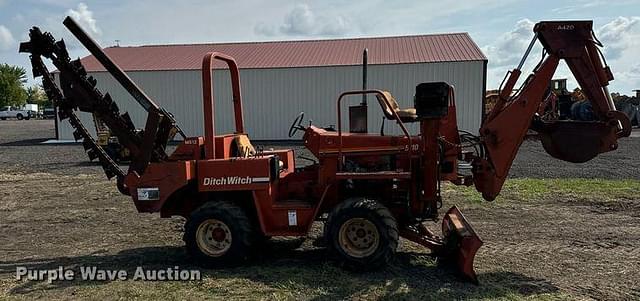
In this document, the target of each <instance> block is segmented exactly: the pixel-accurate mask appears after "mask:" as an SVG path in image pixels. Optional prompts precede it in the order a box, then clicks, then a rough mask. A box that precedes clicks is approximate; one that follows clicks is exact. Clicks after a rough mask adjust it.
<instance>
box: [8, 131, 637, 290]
mask: <svg viewBox="0 0 640 301" xmlns="http://www.w3.org/2000/svg"><path fill="white" fill-rule="evenodd" d="M52 137H53V123H52V122H51V121H39V120H30V121H20V122H18V121H6V122H4V121H0V167H1V168H2V170H0V299H78V298H82V299H118V298H120V299H134V298H141V299H160V298H161V299H181V300H182V299H204V298H213V299H218V300H228V299H242V298H244V299H278V300H283V299H292V300H300V299H327V300H338V299H365V300H368V299H391V300H395V299H402V300H431V299H444V300H452V299H491V300H493V299H504V300H521V299H522V300H524V299H526V300H531V299H545V300H551V299H558V298H561V299H596V300H638V299H640V286H638V284H637V275H638V274H639V273H640V265H638V262H639V260H640V223H639V222H638V221H639V220H640V202H639V200H638V199H637V198H635V197H633V196H630V195H633V191H634V190H638V189H640V182H638V181H627V182H628V184H627V182H622V181H608V182H607V181H604V182H598V181H597V180H596V181H593V182H589V183H590V184H592V185H594V186H595V188H590V186H589V187H586V188H585V187H584V185H583V187H582V188H581V189H586V191H588V192H587V193H576V192H569V193H566V192H564V193H563V192H562V191H565V190H567V189H569V190H570V188H571V187H566V186H568V184H566V183H565V184H563V183H564V182H558V183H559V184H558V183H555V182H553V181H552V180H544V181H537V182H538V183H537V184H536V183H535V182H536V181H533V180H518V179H515V180H513V181H511V182H508V183H514V184H508V185H507V187H505V190H504V191H503V195H502V197H501V198H500V199H499V200H497V201H495V202H492V203H487V202H473V201H469V199H470V197H469V196H470V195H477V193H475V192H474V191H473V189H472V188H466V190H465V188H462V187H454V186H452V185H445V186H444V189H443V195H444V198H445V204H444V206H445V208H448V207H449V206H451V205H453V204H456V205H458V206H460V208H461V209H462V211H463V212H464V213H465V216H466V217H467V218H468V219H469V220H470V221H471V223H472V224H473V226H474V228H475V230H476V231H477V232H478V233H479V234H480V236H481V237H482V239H483V241H484V242H485V243H484V246H483V247H482V248H481V249H480V250H479V252H478V254H477V256H476V261H475V267H476V271H477V273H478V276H479V280H480V282H481V285H479V286H474V285H471V284H468V283H462V282H458V281H456V280H455V278H454V277H453V276H452V275H451V273H450V271H447V270H444V269H441V268H439V267H438V265H437V264H436V262H434V260H433V259H432V258H431V257H430V256H428V251H427V250H426V249H425V248H423V247H420V246H417V245H415V244H412V243H408V242H407V241H404V240H401V242H400V246H399V248H398V254H397V256H396V259H395V260H394V261H393V262H392V263H391V265H390V266H389V267H388V268H386V269H383V270H381V271H376V272H370V273H362V274H359V273H352V272H348V271H345V270H343V269H341V268H340V267H339V266H337V265H336V264H334V263H332V262H331V261H327V260H326V258H327V257H326V253H325V252H324V250H323V248H322V244H321V243H318V242H319V241H321V239H320V238H321V227H322V225H321V223H316V224H315V225H314V227H313V229H312V230H311V232H310V233H309V235H308V237H307V239H306V240H305V241H304V242H303V244H302V245H301V246H300V247H297V246H293V247H291V246H288V245H291V244H290V243H289V241H284V242H283V241H282V240H279V239H274V240H272V241H271V242H270V243H269V244H268V245H267V246H265V248H263V249H261V250H260V254H259V255H257V257H256V258H255V259H254V260H252V261H250V262H249V263H247V264H246V265H245V266H242V267H236V268H224V269H214V270H207V269H204V270H202V273H203V280H202V281H194V282H160V283H155V282H148V281H101V282H83V281H58V282H54V283H52V284H47V283H46V282H45V283H43V282H38V281H17V280H15V271H16V268H17V267H20V266H29V267H31V268H37V269H55V268H57V267H58V266H64V267H67V268H74V267H75V268H77V267H78V266H99V267H102V268H107V269H123V270H127V271H129V273H133V271H132V269H134V268H135V267H136V266H143V267H145V268H162V269H166V268H167V267H174V266H180V267H181V268H183V269H188V268H197V267H195V266H193V264H192V263H191V262H190V261H188V260H187V258H186V255H185V252H184V247H183V245H184V244H183V242H182V241H181V239H180V238H181V235H182V224H183V222H184V221H183V220H182V219H181V218H171V219H168V220H167V219H161V218H160V217H159V216H158V215H157V214H139V213H137V212H136V210H135V208H134V206H133V204H132V203H131V199H130V198H128V197H126V196H123V195H120V194H119V193H118V192H117V190H116V189H115V185H114V182H113V181H108V180H106V178H105V177H104V175H103V174H102V170H101V168H100V167H99V166H98V165H96V164H94V163H88V162H87V157H86V155H85V154H84V152H83V151H82V147H81V146H79V145H44V144H40V143H39V142H41V141H44V140H47V139H50V138H52ZM639 146H640V139H639V138H631V139H624V140H623V141H621V142H620V150H619V151H617V152H614V153H609V154H606V155H603V156H600V157H598V158H597V159H595V160H593V161H592V162H590V163H587V164H588V165H587V164H584V166H583V168H582V169H581V168H579V167H576V166H573V165H570V164H565V163H562V162H559V161H558V160H555V159H552V158H550V157H549V156H547V155H545V154H544V152H543V150H542V148H541V147H540V146H538V144H537V143H536V142H534V141H528V142H525V144H524V145H523V148H522V150H521V152H520V154H519V156H518V158H517V160H516V162H515V163H514V168H513V170H512V175H513V176H514V177H587V178H593V177H602V178H610V179H621V178H632V179H636V180H637V179H639V178H640V177H639V175H638V170H639V168H638V167H639V166H638V163H637V160H636V158H637V157H638V154H639V150H640V147H639ZM295 148H301V147H300V146H296V147H295ZM621 166H624V168H620V167H621ZM554 183H555V184H554ZM612 183H613V184H612ZM616 183H617V184H616ZM620 183H622V184H620ZM518 185H527V186H530V187H524V186H523V187H518ZM533 185H537V186H533ZM554 185H556V186H558V185H560V186H562V187H556V188H554ZM597 185H602V188H607V189H608V190H606V191H607V192H606V193H612V192H615V193H619V194H617V195H616V194H615V193H612V194H611V195H603V193H600V194H598V193H597V192H598V188H597ZM608 185H613V186H614V187H613V188H611V187H610V186H608ZM616 185H617V186H616ZM621 186H622V187H621ZM554 189H558V190H554ZM545 190H548V193H546V194H544V193H540V191H545ZM519 191H527V193H528V194H525V195H520V194H519ZM429 227H432V228H435V227H438V225H437V224H433V225H432V224H429ZM438 231H439V230H438Z"/></svg>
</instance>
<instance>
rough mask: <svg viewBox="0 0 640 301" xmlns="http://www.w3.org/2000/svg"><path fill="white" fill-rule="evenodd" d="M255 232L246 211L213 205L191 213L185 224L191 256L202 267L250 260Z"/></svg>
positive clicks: (188, 251)
mask: <svg viewBox="0 0 640 301" xmlns="http://www.w3.org/2000/svg"><path fill="white" fill-rule="evenodd" d="M254 235H255V233H254V231H253V227H252V225H251V222H250V220H249V218H248V217H247V215H246V213H245V212H244V211H243V210H242V208H240V207H238V206H236V205H234V204H232V203H229V202H209V203H206V204H204V205H202V206H201V207H199V208H198V209H196V210H195V211H193V213H191V216H190V217H189V219H188V220H187V222H186V224H185V233H184V241H185V243H186V247H187V253H188V254H189V256H190V257H191V258H193V259H194V260H195V261H197V263H198V264H202V265H204V266H221V265H228V264H232V263H237V262H239V261H241V260H244V259H246V258H247V255H248V254H249V250H250V248H251V246H252V244H253V238H254Z"/></svg>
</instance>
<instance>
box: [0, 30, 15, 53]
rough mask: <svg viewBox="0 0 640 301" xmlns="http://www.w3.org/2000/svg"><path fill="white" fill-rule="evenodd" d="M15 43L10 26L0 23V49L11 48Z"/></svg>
mask: <svg viewBox="0 0 640 301" xmlns="http://www.w3.org/2000/svg"><path fill="white" fill-rule="evenodd" d="M14 43H15V40H14V39H13V35H12V34H11V31H9V29H8V28H6V27H5V26H4V25H0V50H9V49H11V47H12V46H13V44H14Z"/></svg>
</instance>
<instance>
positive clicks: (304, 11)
mask: <svg viewBox="0 0 640 301" xmlns="http://www.w3.org/2000/svg"><path fill="white" fill-rule="evenodd" d="M351 28H353V26H352V25H351V24H350V22H349V21H348V19H347V18H345V17H343V16H339V15H326V14H317V13H315V12H314V11H312V10H311V7H309V5H307V4H298V5H296V6H295V7H294V8H293V9H292V10H291V11H290V12H289V13H287V14H286V15H285V16H284V20H283V22H282V24H280V25H273V24H267V23H264V22H259V23H258V24H256V26H255V27H254V31H255V32H256V33H257V34H260V35H265V36H274V35H280V34H282V35H288V36H317V35H322V36H342V35H345V34H346V33H348V32H350V31H351Z"/></svg>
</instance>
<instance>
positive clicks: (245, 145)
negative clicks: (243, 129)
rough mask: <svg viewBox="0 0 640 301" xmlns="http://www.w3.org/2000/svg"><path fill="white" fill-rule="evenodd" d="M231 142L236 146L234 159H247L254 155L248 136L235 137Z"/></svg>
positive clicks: (254, 150) (254, 151)
mask: <svg viewBox="0 0 640 301" xmlns="http://www.w3.org/2000/svg"><path fill="white" fill-rule="evenodd" d="M233 140H234V142H235V146H236V149H235V151H236V152H235V156H236V157H241V158H248V157H252V156H253V155H255V154H256V149H255V148H254V147H253V145H252V144H251V141H249V136H247V135H246V134H239V135H236V137H235V138H234V139H233Z"/></svg>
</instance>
